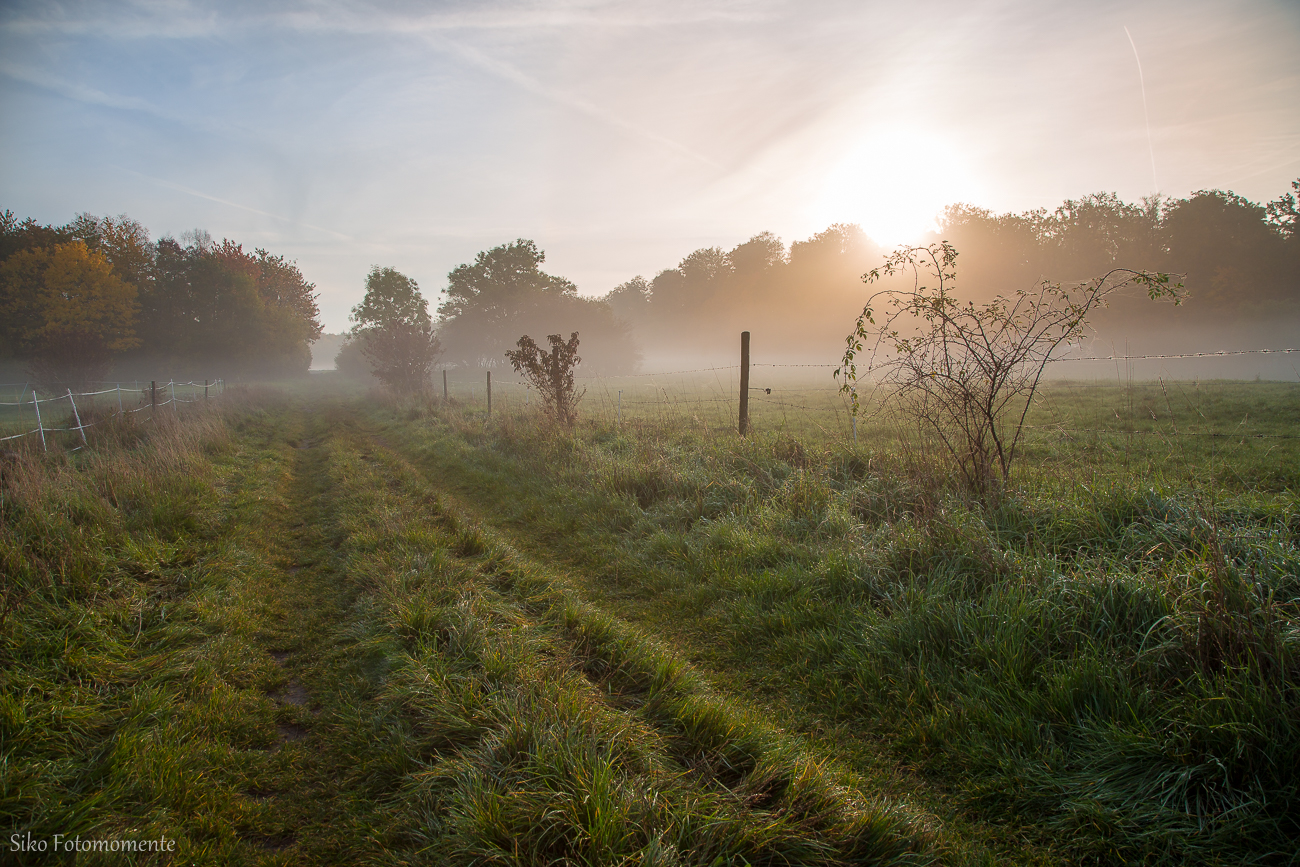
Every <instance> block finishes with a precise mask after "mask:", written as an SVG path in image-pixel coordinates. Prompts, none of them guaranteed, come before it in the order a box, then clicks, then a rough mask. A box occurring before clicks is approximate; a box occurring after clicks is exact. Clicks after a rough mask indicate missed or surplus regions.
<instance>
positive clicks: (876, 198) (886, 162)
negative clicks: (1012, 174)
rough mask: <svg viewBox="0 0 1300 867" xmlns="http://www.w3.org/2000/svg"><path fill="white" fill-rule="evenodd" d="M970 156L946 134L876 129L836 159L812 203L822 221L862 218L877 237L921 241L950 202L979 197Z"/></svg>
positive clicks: (896, 241)
mask: <svg viewBox="0 0 1300 867" xmlns="http://www.w3.org/2000/svg"><path fill="white" fill-rule="evenodd" d="M976 187H977V184H976V183H975V179H974V177H973V176H972V174H971V172H970V170H969V169H968V167H967V165H966V160H965V159H963V158H962V155H961V154H960V153H959V152H958V151H957V149H956V148H954V147H952V146H951V145H950V144H949V143H948V142H947V141H945V140H944V139H943V138H942V137H940V136H937V135H934V134H931V133H924V132H919V131H917V130H910V129H891V130H873V131H871V132H868V133H866V134H864V135H862V136H861V137H859V138H857V139H856V140H855V141H854V143H853V144H851V145H850V146H849V147H848V148H847V150H846V151H845V152H844V154H843V156H842V157H841V158H840V159H839V161H838V162H837V163H835V164H833V165H832V167H831V168H830V170H829V171H828V172H827V174H826V176H825V179H824V181H823V183H822V187H821V191H820V194H819V195H818V196H817V197H816V199H815V200H814V202H813V204H812V207H811V208H810V211H811V214H810V216H811V217H812V218H813V219H814V220H815V222H816V223H817V224H819V225H829V224H831V223H857V224H858V225H859V226H861V227H862V230H863V231H864V232H866V233H867V235H869V236H870V237H871V238H872V239H873V240H875V241H876V242H877V243H880V244H884V245H886V246H889V245H894V244H907V243H916V242H917V241H919V240H920V239H921V237H922V236H923V235H924V234H925V233H926V232H929V231H932V230H933V229H934V228H935V226H936V219H937V218H938V217H939V216H940V214H942V212H943V209H944V207H945V206H947V205H950V204H952V203H954V202H962V201H971V200H972V199H974V198H976V196H977V194H978V190H977V189H976Z"/></svg>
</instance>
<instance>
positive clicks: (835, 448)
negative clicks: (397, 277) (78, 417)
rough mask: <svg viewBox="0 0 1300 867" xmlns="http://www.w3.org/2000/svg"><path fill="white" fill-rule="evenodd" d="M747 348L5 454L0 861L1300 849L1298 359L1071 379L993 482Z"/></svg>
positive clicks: (1250, 854)
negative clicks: (753, 361) (697, 365)
mask: <svg viewBox="0 0 1300 867" xmlns="http://www.w3.org/2000/svg"><path fill="white" fill-rule="evenodd" d="M760 371H761V369H760ZM734 376H735V371H734V370H720V371H716V372H708V373H693V374H689V375H687V374H682V375H674V376H669V377H628V378H626V379H623V380H592V381H589V382H588V383H587V394H586V396H585V398H584V400H583V402H582V403H581V404H580V406H579V412H580V420H579V423H578V425H577V426H576V427H575V428H574V429H573V430H562V429H557V428H555V427H553V426H551V425H549V424H547V423H546V422H545V420H544V419H543V418H541V417H540V416H539V415H538V413H537V407H536V402H535V401H533V400H531V397H530V395H529V394H528V393H527V392H526V391H525V390H524V389H523V388H522V387H520V386H518V385H515V384H513V383H511V382H509V381H508V380H509V378H508V377H502V378H501V380H500V381H498V382H497V383H494V393H493V411H492V413H491V415H489V414H488V413H487V409H486V404H485V398H486V395H485V385H486V383H485V382H484V383H479V382H470V381H469V380H464V381H452V382H451V383H450V384H449V393H450V397H451V400H450V401H449V402H443V401H442V400H441V389H440V387H439V388H438V389H436V392H437V393H436V394H435V395H434V397H433V398H429V399H421V400H405V401H397V400H393V399H389V398H385V397H383V396H382V395H379V394H375V393H370V392H366V391H365V390H364V389H363V388H360V387H355V386H353V387H344V386H341V385H337V384H334V383H333V382H331V380H330V377H329V376H328V375H324V376H321V377H317V378H314V379H313V381H312V382H310V383H307V384H301V383H299V384H292V385H287V386H285V387H283V388H273V387H238V386H231V387H230V388H229V389H227V390H226V391H225V393H224V394H222V395H221V396H220V397H219V398H218V397H214V399H213V400H212V401H210V402H208V403H206V404H205V403H197V402H196V403H195V404H190V405H184V406H182V407H181V408H180V410H179V411H178V412H175V413H172V412H167V411H163V410H159V411H158V412H157V413H156V414H151V413H149V412H142V413H136V414H131V415H128V416H125V417H121V416H117V415H115V414H114V410H115V409H116V407H115V406H109V405H108V404H105V403H104V402H103V399H102V398H101V399H100V401H99V405H96V406H90V407H88V408H87V417H88V418H90V419H91V420H94V421H95V422H96V424H95V426H94V427H93V428H91V429H90V430H89V432H88V440H89V442H88V444H87V445H86V446H85V447H83V448H80V449H76V446H78V445H80V439H79V435H77V434H75V433H67V432H64V433H59V434H56V435H54V436H53V437H52V438H51V442H50V449H49V451H48V452H46V451H43V450H42V449H41V448H40V446H39V443H38V442H36V441H34V439H33V438H32V437H25V438H23V439H22V440H19V441H17V442H19V443H21V446H20V447H19V448H18V449H17V451H16V452H14V453H12V454H7V455H5V456H4V458H3V463H0V472H2V473H3V476H2V477H0V575H2V576H3V577H2V580H3V587H2V590H0V592H2V593H3V596H2V598H0V830H2V831H3V838H2V839H0V851H3V852H4V853H5V854H4V856H3V858H0V860H3V861H4V862H5V863H11V862H12V863H17V864H44V863H77V864H82V863H87V864H92V863H93V864H99V863H121V864H133V865H134V864H190V863H196V864H235V865H239V864H250V865H251V864H263V865H289V864H302V865H311V864H360V865H372V864H373V865H379V864H385V865H388V864H392V865H397V864H465V865H470V864H474V865H480V864H482V865H486V864H494V865H495V864H515V865H534V864H555V865H695V864H699V865H732V864H734V865H743V864H749V865H758V864H764V865H803V864H808V865H836V864H845V865H849V864H852V865H859V864H882V865H886V864H908V865H911V864H954V865H966V864H970V865H995V864H996V865H1001V864H1026V865H1031V864H1032V865H1039V864H1041V865H1048V864H1088V865H1103V864H1150V865H1163V864H1171V865H1172V864H1224V865H1227V864H1297V863H1300V855H1297V851H1300V503H1298V501H1297V496H1296V491H1297V490H1300V385H1296V384H1289V383H1277V382H1215V381H1209V382H1206V381H1202V382H1159V381H1158V382H1153V383H1137V384H1133V385H1131V386H1124V385H1117V384H1115V383H1114V382H1110V383H1096V382H1053V383H1051V384H1050V385H1049V386H1048V387H1047V388H1046V389H1045V390H1044V391H1043V392H1042V393H1041V395H1040V397H1039V399H1038V401H1037V402H1036V404H1035V406H1034V408H1033V410H1032V412H1031V414H1030V417H1029V420H1028V423H1029V428H1028V430H1027V431H1026V434H1025V439H1024V443H1023V446H1022V450H1021V453H1020V457H1019V458H1018V461H1019V463H1018V464H1017V466H1016V468H1015V470H1014V472H1013V475H1012V479H1011V483H1010V485H1009V487H1008V488H1007V489H1006V490H1005V491H1003V492H1002V494H1001V496H999V497H997V498H996V499H995V500H985V501H979V500H976V499H973V498H972V497H971V496H969V495H968V494H967V493H965V492H964V491H963V490H962V489H961V488H960V486H959V485H957V484H956V482H955V480H954V479H953V478H952V474H951V472H949V471H948V470H947V469H946V467H945V465H944V463H943V460H942V455H941V453H940V452H938V451H937V450H936V448H935V445H934V443H932V442H929V441H928V440H927V438H926V436H925V434H924V432H921V431H918V430H917V429H916V428H915V427H914V426H912V425H909V424H908V422H907V421H906V420H905V419H902V418H899V417H898V416H897V415H894V414H891V413H890V412H889V411H888V410H887V407H882V406H881V405H880V404H879V402H878V401H877V398H878V397H879V396H878V395H873V396H868V399H867V412H866V413H865V414H864V415H863V416H862V417H861V418H859V420H858V421H857V424H856V427H855V425H854V424H853V423H852V421H851V417H850V416H849V415H848V413H847V411H846V404H845V402H844V399H843V396H842V395H840V394H839V393H838V392H837V391H836V390H835V388H834V384H833V382H831V381H830V378H829V375H823V374H822V373H820V372H816V371H812V372H809V371H790V370H772V371H769V372H763V375H762V376H761V377H760V376H758V375H755V377H754V380H753V384H754V385H755V386H757V387H758V389H760V390H757V391H755V392H754V393H753V398H752V401H751V404H750V406H751V412H752V417H753V421H754V431H753V433H752V435H751V436H748V437H745V438H741V437H739V436H737V435H736V433H735V430H734V426H735V412H736V403H735V392H736V387H735V382H734ZM471 388H473V389H474V391H473V392H471V391H470V389H471ZM767 388H771V389H772V391H771V392H770V393H769V392H767V391H765V390H762V389H767ZM137 405H138V399H137ZM128 408H129V407H128ZM167 409H168V410H170V409H171V407H168V408H167ZM151 415H153V418H152V421H149V420H147V419H149V417H150V416H151ZM56 422H57V423H58V424H57V426H60V427H63V426H66V425H65V422H66V419H64V418H63V412H62V411H60V413H59V417H58V418H57V419H56ZM25 424H26V423H25V421H24V420H23V419H22V418H16V419H10V418H7V417H6V418H0V425H3V426H5V431H3V433H9V432H17V431H19V430H24V429H26V427H25ZM74 449H76V450H75V451H74ZM55 835H60V839H61V840H63V841H64V842H65V844H66V841H67V840H68V839H79V840H81V841H95V840H106V841H144V840H157V839H160V838H165V839H166V840H169V841H171V842H172V843H173V846H172V848H171V849H168V850H167V851H161V852H148V853H122V852H117V853H112V852H109V853H99V852H88V851H82V852H77V851H70V852H59V853H55V852H53V851H51V850H50V849H49V848H46V849H45V850H44V851H40V850H39V849H33V848H31V847H30V846H29V844H28V841H37V842H40V841H45V842H46V843H47V846H48V845H52V842H53V841H54V839H55ZM14 840H17V841H18V844H20V845H15V843H14V842H12V841H14Z"/></svg>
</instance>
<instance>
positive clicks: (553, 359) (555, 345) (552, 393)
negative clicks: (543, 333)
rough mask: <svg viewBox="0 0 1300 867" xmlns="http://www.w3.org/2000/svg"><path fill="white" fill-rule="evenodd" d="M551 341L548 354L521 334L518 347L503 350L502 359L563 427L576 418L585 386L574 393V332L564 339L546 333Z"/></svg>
mask: <svg viewBox="0 0 1300 867" xmlns="http://www.w3.org/2000/svg"><path fill="white" fill-rule="evenodd" d="M546 339H547V341H548V342H549V343H550V344H551V351H550V352H549V353H547V352H545V351H543V350H542V348H541V347H539V346H538V345H537V344H536V343H535V342H533V339H532V338H531V337H529V336H528V335H527V334H525V335H524V336H523V337H521V338H519V343H518V346H519V348H518V349H510V350H507V351H506V358H507V359H509V361H510V363H511V364H512V365H513V366H514V368H515V371H516V372H517V373H522V374H523V375H524V376H525V377H526V378H527V379H528V382H529V383H530V384H531V385H532V386H533V387H534V388H536V389H537V393H538V394H540V395H541V396H542V407H543V409H544V410H545V411H546V414H547V415H548V416H550V417H551V418H553V419H555V420H556V421H558V422H559V423H561V424H563V425H565V426H566V427H572V426H573V423H574V422H575V421H577V419H578V401H580V400H582V396H583V395H584V394H586V393H587V391H586V389H583V390H582V391H581V392H576V393H575V392H574V386H573V369H574V368H575V367H577V366H578V364H579V363H581V361H582V359H581V358H579V357H578V332H576V331H575V332H573V334H572V335H570V336H569V339H568V340H567V341H566V340H564V339H562V338H561V337H560V335H558V334H551V335H548V336H547V338H546Z"/></svg>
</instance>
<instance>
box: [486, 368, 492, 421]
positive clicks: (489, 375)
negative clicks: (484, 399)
mask: <svg viewBox="0 0 1300 867" xmlns="http://www.w3.org/2000/svg"><path fill="white" fill-rule="evenodd" d="M487 394H488V418H491V417H492V371H490V370H489V371H488V372H487Z"/></svg>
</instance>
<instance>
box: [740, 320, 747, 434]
mask: <svg viewBox="0 0 1300 867" xmlns="http://www.w3.org/2000/svg"><path fill="white" fill-rule="evenodd" d="M748 432H749V332H748V331H742V332H740V435H741V436H744V435H745V434H747V433H748Z"/></svg>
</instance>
